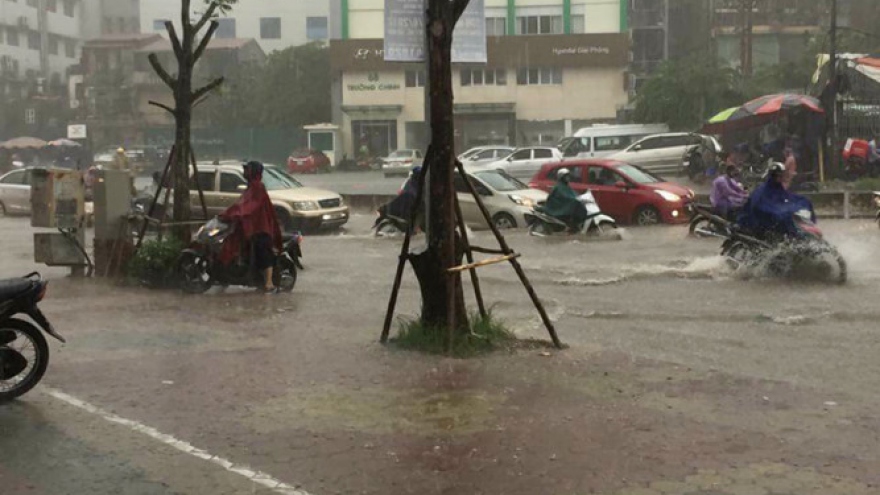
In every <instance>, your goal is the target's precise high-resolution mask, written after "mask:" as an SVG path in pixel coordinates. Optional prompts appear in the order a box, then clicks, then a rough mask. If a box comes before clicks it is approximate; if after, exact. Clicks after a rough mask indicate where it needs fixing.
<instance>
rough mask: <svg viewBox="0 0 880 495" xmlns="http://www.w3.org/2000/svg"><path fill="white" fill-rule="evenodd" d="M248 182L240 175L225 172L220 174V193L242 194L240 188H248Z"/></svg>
mask: <svg viewBox="0 0 880 495" xmlns="http://www.w3.org/2000/svg"><path fill="white" fill-rule="evenodd" d="M246 185H247V182H245V180H244V179H243V178H242V177H241V176H240V175H238V174H232V173H229V172H223V173H222V174H220V192H225V193H240V192H241V190H240V189H239V188H238V186H246Z"/></svg>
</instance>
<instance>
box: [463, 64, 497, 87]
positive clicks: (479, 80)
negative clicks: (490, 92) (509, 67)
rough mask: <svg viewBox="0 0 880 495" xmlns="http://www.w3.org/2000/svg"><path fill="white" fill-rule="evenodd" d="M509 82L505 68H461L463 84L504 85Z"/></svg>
mask: <svg viewBox="0 0 880 495" xmlns="http://www.w3.org/2000/svg"><path fill="white" fill-rule="evenodd" d="M506 84H507V71H506V70H505V69H467V68H465V69H461V85H462V86H492V85H496V86H504V85H506Z"/></svg>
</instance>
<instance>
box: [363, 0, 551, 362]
mask: <svg viewBox="0 0 880 495" xmlns="http://www.w3.org/2000/svg"><path fill="white" fill-rule="evenodd" d="M468 3H469V0H427V11H426V19H425V29H426V53H427V54H428V70H427V74H428V80H429V90H430V91H429V95H428V97H429V98H430V107H429V108H430V111H429V113H430V126H431V144H430V146H429V147H428V150H427V152H426V154H425V161H424V166H423V168H422V172H421V174H419V176H418V178H417V180H418V188H417V191H418V192H417V194H416V202H415V204H416V205H419V206H416V207H415V208H414V209H413V212H412V216H411V218H410V222H409V227H408V228H407V232H406V235H405V236H404V241H403V246H402V247H401V254H400V261H399V264H398V267H397V272H396V275H395V279H394V286H393V289H392V293H391V298H390V301H389V304H388V311H387V313H386V317H385V326H384V328H383V330H382V337H381V341H382V342H383V343H384V342H386V341H387V339H388V334H389V331H390V328H391V323H392V320H393V317H394V309H395V306H396V304H397V296H398V292H399V290H400V283H401V279H402V276H403V271H404V268H405V265H406V262H407V261H409V263H410V264H411V265H412V267H413V271H414V272H415V274H416V278H417V279H418V282H419V287H420V290H421V296H422V310H421V318H420V320H421V324H422V325H423V326H424V328H426V329H431V330H430V331H443V330H444V329H445V331H446V332H448V334H447V339H448V340H447V350H448V351H449V352H451V350H452V346H453V341H454V340H455V339H456V338H457V337H461V336H463V335H464V334H466V333H467V332H468V331H469V325H468V319H467V309H466V306H465V302H464V292H463V289H462V284H461V274H462V272H465V271H467V272H469V273H470V276H471V280H472V283H473V287H474V291H475V295H476V299H477V304H478V306H479V310H480V313H481V315H482V316H483V317H486V316H487V313H486V308H485V304H484V302H483V297H482V293H481V289H480V284H479V277H478V276H477V268H479V267H481V266H487V265H491V264H496V263H502V262H510V263H511V264H512V265H513V267H514V270H515V271H516V273H517V275H518V276H519V278H520V280H521V281H522V283H523V284H524V285H525V287H526V289H527V291H528V293H529V296H530V297H531V299H532V302H533V303H534V304H535V306H536V307H537V309H538V311H539V313H540V315H541V317H542V320H543V322H544V324H545V326H546V327H547V330H548V332H549V333H550V336H551V338H552V339H553V343H554V344H555V345H556V346H557V347H561V345H562V344H561V342H560V341H559V338H558V337H557V335H556V331H555V329H554V328H553V324H552V322H551V321H550V319H549V318H548V316H547V313H546V311H545V310H544V308H543V305H542V304H541V301H540V299H539V298H538V296H537V295H536V294H535V291H534V289H533V288H532V286H531V284H530V283H529V281H528V279H527V278H526V275H525V272H524V271H523V270H522V267H521V266H520V264H519V262H518V259H517V258H518V257H519V254H517V253H515V252H514V251H513V250H512V249H510V247H509V246H508V245H507V243H506V241H505V240H504V237H503V236H502V235H501V232H499V231H498V229H497V228H495V226H494V224H493V222H492V220H491V217H490V215H489V212H488V210H487V209H486V207H485V205H484V204H483V202H482V199H481V198H480V196H479V194H477V192H476V189H475V188H474V187H473V185H472V184H471V183H470V181H469V180H467V175H466V174H465V173H464V168H463V167H462V166H461V163H459V162H458V161H457V160H456V157H455V153H454V150H453V146H454V120H453V88H452V36H453V30H454V28H455V24H456V23H457V22H458V19H459V18H460V17H461V15H462V14H463V13H464V11H465V9H466V8H467V5H468ZM456 168H457V169H458V172H459V173H460V174H461V175H462V176H463V177H464V178H465V183H466V184H467V185H468V188H469V190H470V193H471V194H472V195H473V196H474V198H475V200H476V202H477V205H478V206H479V208H480V211H481V212H482V213H483V216H484V217H485V219H486V222H487V223H488V225H489V227H490V228H491V229H492V232H493V233H494V234H495V237H496V239H497V240H498V243H499V246H500V248H499V249H485V248H478V247H476V246H471V245H470V243H469V242H468V238H467V230H466V228H465V225H464V220H463V218H462V215H461V208H460V206H459V204H458V199H457V197H456V192H455V188H454V186H453V180H454V177H455V173H456ZM426 183H427V189H426ZM426 194H427V199H428V201H427V202H426V203H427V215H426V217H427V221H426V226H425V227H426V228H425V230H426V236H427V246H426V248H425V249H424V250H421V251H419V252H416V253H413V252H410V244H411V239H412V235H413V229H414V226H415V220H416V215H417V211H418V209H419V208H420V205H422V204H423V203H424V201H423V200H424V199H425V195H426ZM474 252H478V253H488V254H494V255H496V257H495V258H490V259H487V260H483V261H480V262H477V261H475V260H474V254H473V253H474ZM465 257H466V258H467V263H466V264H462V260H463V258H465Z"/></svg>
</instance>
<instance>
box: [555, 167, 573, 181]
mask: <svg viewBox="0 0 880 495" xmlns="http://www.w3.org/2000/svg"><path fill="white" fill-rule="evenodd" d="M570 174H571V170H569V169H567V168H565V167H563V168H560V169H559V171H558V172H556V178H557V179H561V178H563V177H568V176H569V175H570Z"/></svg>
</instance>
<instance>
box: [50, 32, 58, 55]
mask: <svg viewBox="0 0 880 495" xmlns="http://www.w3.org/2000/svg"><path fill="white" fill-rule="evenodd" d="M49 55H58V36H55V35H54V34H53V35H50V36H49Z"/></svg>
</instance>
